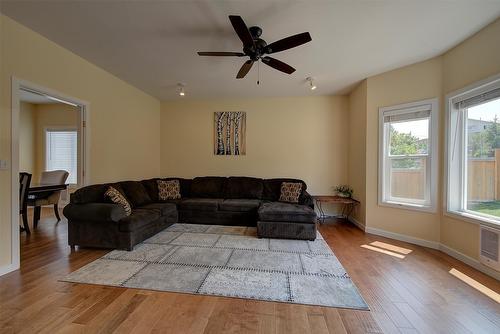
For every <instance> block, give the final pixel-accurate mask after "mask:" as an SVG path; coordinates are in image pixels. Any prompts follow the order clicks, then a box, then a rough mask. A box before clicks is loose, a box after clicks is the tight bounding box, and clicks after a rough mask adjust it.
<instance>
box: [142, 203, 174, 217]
mask: <svg viewBox="0 0 500 334" xmlns="http://www.w3.org/2000/svg"><path fill="white" fill-rule="evenodd" d="M138 209H144V210H155V211H158V212H160V214H161V215H162V216H168V215H170V214H172V213H173V212H175V211H176V210H177V208H176V206H175V204H174V203H151V204H146V205H143V206H141V207H139V208H138Z"/></svg>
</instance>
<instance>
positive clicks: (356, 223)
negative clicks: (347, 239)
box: [349, 217, 365, 232]
mask: <svg viewBox="0 0 500 334" xmlns="http://www.w3.org/2000/svg"><path fill="white" fill-rule="evenodd" d="M349 221H350V222H351V223H353V224H354V225H355V226H356V227H357V228H359V229H360V230H361V231H363V232H364V231H365V225H363V224H361V223H360V222H359V221H358V220H356V218H354V217H349Z"/></svg>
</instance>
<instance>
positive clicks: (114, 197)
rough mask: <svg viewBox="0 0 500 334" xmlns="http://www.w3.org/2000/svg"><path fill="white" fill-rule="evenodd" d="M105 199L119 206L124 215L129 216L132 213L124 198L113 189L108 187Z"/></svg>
mask: <svg viewBox="0 0 500 334" xmlns="http://www.w3.org/2000/svg"><path fill="white" fill-rule="evenodd" d="M104 196H105V197H108V198H109V199H110V200H111V201H112V202H113V203H116V204H120V205H121V206H122V207H123V208H124V209H125V214H126V215H127V216H130V214H131V213H132V207H131V206H130V203H129V202H128V201H127V199H126V198H125V196H124V195H123V194H122V193H121V192H120V191H119V190H118V189H116V188H115V187H109V188H108V190H106V192H105V193H104Z"/></svg>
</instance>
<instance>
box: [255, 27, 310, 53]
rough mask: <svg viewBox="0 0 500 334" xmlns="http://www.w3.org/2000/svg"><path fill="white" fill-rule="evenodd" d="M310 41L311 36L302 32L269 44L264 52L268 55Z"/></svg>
mask: <svg viewBox="0 0 500 334" xmlns="http://www.w3.org/2000/svg"><path fill="white" fill-rule="evenodd" d="M310 41H312V38H311V35H310V34H309V33H308V32H303V33H301V34H297V35H293V36H289V37H287V38H283V39H280V40H279V41H276V42H274V43H271V44H269V45H268V46H266V49H265V52H266V53H269V54H271V53H276V52H280V51H284V50H288V49H291V48H294V47H296V46H299V45H302V44H305V43H307V42H310Z"/></svg>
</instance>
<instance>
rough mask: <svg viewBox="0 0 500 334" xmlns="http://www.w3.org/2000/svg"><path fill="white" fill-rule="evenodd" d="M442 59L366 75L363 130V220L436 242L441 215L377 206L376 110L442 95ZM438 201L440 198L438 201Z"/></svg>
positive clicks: (377, 139) (389, 229)
mask: <svg viewBox="0 0 500 334" xmlns="http://www.w3.org/2000/svg"><path fill="white" fill-rule="evenodd" d="M441 86H442V81H441V58H440V57H438V58H433V59H431V60H428V61H425V62H421V63H417V64H414V65H410V66H406V67H403V68H400V69H397V70H394V71H390V72H386V73H383V74H380V75H377V76H374V77H370V78H368V92H367V129H366V130H367V131H366V217H367V218H366V223H367V226H369V227H371V228H377V229H382V230H386V231H390V232H394V233H400V234H404V235H407V236H410V237H414V238H418V239H424V240H428V241H435V242H439V233H440V226H439V224H440V214H439V212H436V213H425V212H418V211H413V210H403V209H397V208H390V207H383V206H379V205H378V142H379V138H378V130H379V129H378V128H379V122H378V115H379V112H378V109H379V108H380V107H384V106H392V105H397V104H401V103H406V102H412V101H418V100H423V99H429V98H440V96H441ZM438 202H440V201H438Z"/></svg>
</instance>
